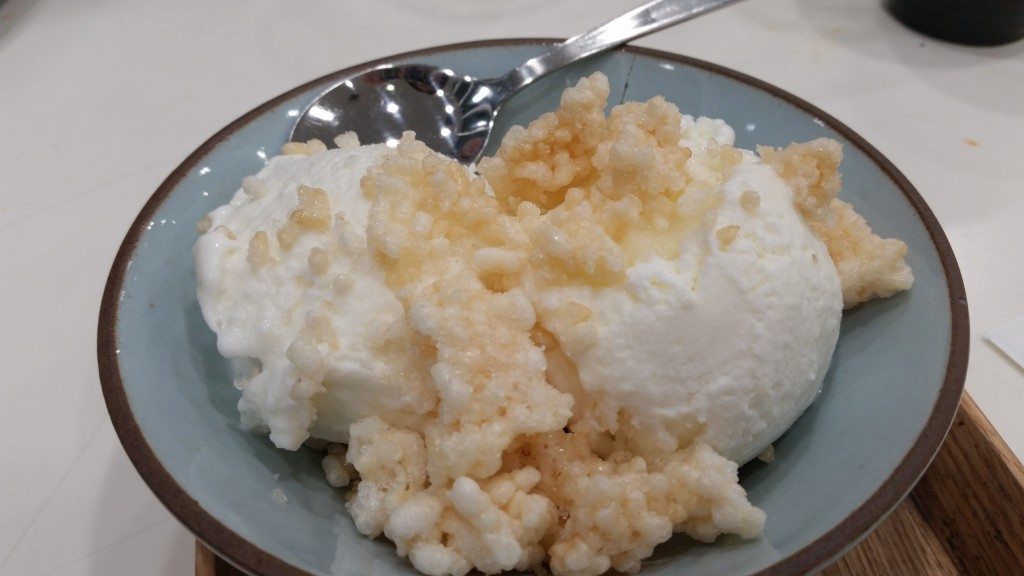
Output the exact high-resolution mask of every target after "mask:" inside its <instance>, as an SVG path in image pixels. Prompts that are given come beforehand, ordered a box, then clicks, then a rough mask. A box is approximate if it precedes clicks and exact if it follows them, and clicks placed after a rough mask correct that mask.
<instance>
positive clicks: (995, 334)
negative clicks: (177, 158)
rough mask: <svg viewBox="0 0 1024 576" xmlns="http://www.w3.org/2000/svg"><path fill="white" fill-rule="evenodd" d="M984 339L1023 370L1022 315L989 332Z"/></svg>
mask: <svg viewBox="0 0 1024 576" xmlns="http://www.w3.org/2000/svg"><path fill="white" fill-rule="evenodd" d="M986 337H987V338H988V340H989V342H991V343H993V344H995V345H996V346H997V347H998V348H999V349H1000V350H1002V351H1003V352H1005V353H1006V355H1007V356H1009V357H1010V358H1013V361H1014V362H1016V363H1017V364H1018V365H1020V367H1021V368H1024V314H1022V315H1020V316H1017V317H1016V318H1014V319H1013V320H1010V321H1009V322H1007V323H1006V324H1003V325H1002V326H999V327H998V328H995V329H994V330H991V331H989V333H988V334H987V335H986Z"/></svg>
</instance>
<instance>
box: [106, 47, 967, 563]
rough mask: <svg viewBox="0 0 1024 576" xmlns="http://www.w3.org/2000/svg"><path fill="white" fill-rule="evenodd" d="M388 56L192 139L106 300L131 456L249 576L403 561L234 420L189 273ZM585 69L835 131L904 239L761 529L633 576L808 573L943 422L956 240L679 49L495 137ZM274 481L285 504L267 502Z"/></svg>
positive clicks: (755, 87) (687, 108)
mask: <svg viewBox="0 0 1024 576" xmlns="http://www.w3.org/2000/svg"><path fill="white" fill-rule="evenodd" d="M551 43H552V41H541V40H517V41H494V42H483V43H474V44H462V45H455V46H446V47H440V48H433V49H429V50H423V51H420V52H416V53H410V54H403V55H400V56H396V57H395V58H393V59H389V60H390V61H395V62H414V61H416V62H422V63H427V64H435V65H444V66H449V67H451V68H453V69H455V70H459V71H460V72H465V73H467V74H471V75H474V76H478V77H491V76H495V75H497V74H498V73H501V72H504V71H505V70H508V69H510V68H511V67H512V66H514V65H516V64H518V63H520V62H523V61H525V60H526V59H528V58H530V57H532V56H535V55H537V54H539V53H540V52H542V51H543V50H544V49H545V46H547V45H550V44H551ZM380 63H381V62H374V63H369V64H365V65H361V66H357V67H355V68H351V69H349V70H345V71H342V72H338V73H336V74H332V75H330V76H327V77H324V78H321V79H318V80H315V81H313V82H311V83H309V84H306V85H304V86H301V87H299V88H296V89H295V90H292V91H291V92H288V93H287V94H284V95H282V96H280V97H278V98H275V99H274V100H272V101H270V102H268V103H266V104H264V105H263V106H260V107H259V108H257V109H255V110H253V111H252V112H249V113H248V114H246V115H245V116H243V117H241V118H239V119H238V120H237V121H235V122H234V123H232V124H231V125H230V126H228V127H227V128H225V129H224V130H222V131H221V132H219V133H217V134H216V135H215V136H214V137H213V138H211V139H210V140H208V141H207V142H206V143H204V144H203V145H202V146H200V147H199V149H198V150H196V152H195V153H193V154H192V155H191V156H189V157H188V159H187V160H185V162H184V163H183V164H182V165H181V166H180V167H178V168H177V169H176V170H175V171H174V172H173V173H172V174H171V175H170V176H169V177H168V178H167V180H166V181H165V182H164V184H163V185H162V186H160V188H159V189H158V190H157V191H156V193H155V194H154V195H153V197H152V198H151V199H150V201H149V202H148V203H147V204H146V206H145V208H143V210H142V212H141V214H140V215H139V217H138V218H137V219H136V221H135V223H134V224H133V225H132V227H131V230H130V231H129V232H128V235H127V237H126V238H125V241H124V244H123V245H122V246H121V249H120V251H119V252H118V255H117V260H116V261H115V262H114V265H113V269H112V271H111V273H110V278H109V280H108V282H107V288H106V293H105V294H104V297H103V305H102V310H101V313H100V324H99V346H98V351H99V364H100V373H101V377H102V382H103V392H104V395H105V397H106V400H107V405H108V407H109V410H110V414H111V418H112V420H113V422H114V425H115V427H116V428H117V432H118V435H119V436H120V438H121V441H122V443H123V444H124V446H125V450H126V451H127V452H128V455H129V456H130V457H131V459H132V461H133V462H134V463H135V466H136V468H137V469H138V470H139V473H140V474H141V475H142V477H143V478H144V479H145V480H146V482H147V483H148V484H149V486H150V487H151V488H152V489H153V491H154V492H155V493H156V494H157V496H158V497H159V498H160V499H161V500H162V501H163V503H164V504H165V505H166V506H167V507H168V508H169V509H170V510H171V512H172V513H173V514H174V515H175V516H177V517H178V519H179V520H181V522H182V523H184V524H185V525H186V526H187V527H188V528H189V529H191V530H192V531H193V532H195V533H196V535H197V536H198V537H199V538H200V539H202V540H203V541H204V542H206V543H207V544H208V545H209V546H211V547H212V548H213V549H214V550H216V551H217V552H219V553H220V554H221V555H223V556H224V557H226V558H227V559H229V560H230V561H231V562H233V563H235V564H236V565H238V566H240V567H241V568H243V569H245V570H247V571H249V572H252V573H253V574H263V575H275V576H276V575H291V574H344V575H360V576H362V575H368V574H379V575H392V574H412V573H414V571H413V570H412V568H411V566H410V565H409V564H408V563H407V562H406V561H405V560H403V559H400V558H398V557H397V556H396V555H395V553H394V549H393V547H392V545H391V544H390V543H388V542H386V541H383V540H381V539H378V540H377V541H370V540H367V539H366V538H364V537H362V536H360V535H359V534H357V533H356V531H355V529H354V527H353V525H352V522H351V521H350V519H349V517H348V515H347V514H346V512H345V510H344V495H343V494H342V493H341V492H340V491H337V490H334V489H332V488H330V487H329V486H328V485H327V483H326V482H325V480H324V478H323V473H322V472H321V471H320V466H319V462H318V459H317V457H316V455H314V454H313V453H312V452H310V451H308V450H305V449H303V450H300V451H298V452H294V453H293V452H285V451H282V450H277V449H275V448H274V447H273V446H272V445H271V444H270V442H269V441H268V440H267V439H266V438H264V437H261V436H258V435H254V434H249V433H247V432H245V431H243V430H241V429H240V428H239V425H238V414H237V411H236V409H235V403H236V401H237V398H238V392H237V391H236V390H235V389H234V388H233V387H232V386H231V378H232V371H231V367H230V365H229V364H228V363H227V362H226V361H225V360H223V359H222V358H221V357H220V356H218V354H217V350H216V346H215V341H214V336H213V334H212V333H211V332H210V331H209V330H208V329H207V327H206V325H205V324H204V323H203V319H202V317H201V316H200V313H199V307H198V304H197V302H196V296H195V277H194V274H193V269H192V252H191V248H192V244H193V242H194V241H195V239H196V231H195V224H196V222H198V221H199V220H200V219H201V218H202V217H203V216H204V215H205V214H206V213H207V212H209V211H210V210H211V209H213V208H214V207H216V206H218V205H220V204H222V203H224V202H226V201H227V200H228V198H229V197H230V196H231V194H232V193H233V192H234V191H235V190H236V189H237V188H238V187H239V183H240V181H241V179H242V177H244V176H246V175H248V174H252V173H255V172H257V171H258V170H259V169H260V168H261V167H262V166H263V164H264V163H265V162H266V160H267V158H268V157H270V156H273V155H275V154H276V153H277V151H278V150H279V149H280V147H281V145H282V144H283V143H284V142H285V139H286V136H287V134H288V133H289V130H290V128H291V126H292V122H293V121H294V118H295V116H296V115H297V114H298V112H299V111H300V110H302V109H304V108H305V107H306V105H307V104H308V103H309V102H310V100H311V99H312V98H313V97H314V96H316V95H317V94H318V93H320V92H321V91H323V90H324V89H325V88H326V87H328V86H330V85H332V84H334V83H336V82H337V81H339V80H340V79H342V78H343V77H345V76H346V75H349V74H352V73H356V72H360V71H362V70H363V69H366V68H368V67H370V66H374V65H377V64H380ZM596 70H600V71H602V72H604V73H605V74H606V75H607V76H608V78H609V80H610V81H611V85H612V97H611V101H613V102H618V101H619V100H620V99H623V98H624V99H627V100H642V99H647V98H650V97H652V96H655V95H658V94H661V95H664V96H665V97H666V98H668V99H669V100H670V101H672V102H675V103H676V104H677V105H678V106H679V107H680V108H681V109H682V110H683V111H684V112H687V113H690V114H694V115H705V116H712V117H718V118H724V119H725V120H726V121H728V122H729V123H730V124H731V125H732V126H734V127H735V128H736V129H737V144H738V145H739V146H742V147H748V148H749V147H753V146H754V145H756V144H769V145H775V146H781V145H786V144H789V143H790V142H793V141H802V140H809V139H812V138H817V137H819V136H828V137H830V138H835V139H837V140H839V141H840V142H842V143H843V145H844V147H845V152H846V158H845V160H844V161H843V165H842V172H843V177H844V181H845V186H844V189H843V197H844V198H845V199H846V200H848V201H850V202H852V203H853V204H854V205H855V206H856V208H857V210H858V211H859V212H860V213H861V214H863V215H864V216H865V217H867V219H868V221H869V222H870V223H871V225H872V226H873V227H874V229H875V230H876V231H877V232H878V233H879V234H881V235H882V236H897V237H899V238H902V239H903V240H904V241H906V243H907V244H908V246H909V247H910V251H909V254H908V256H907V260H908V262H909V263H910V266H911V267H912V268H913V269H914V274H915V276H916V277H917V280H916V282H915V284H914V288H913V289H912V290H911V291H910V292H907V293H904V294H901V295H898V296H896V297H894V298H890V299H887V300H882V301H878V302H873V303H870V304H868V305H865V306H861V307H859V308H857V309H855V310H853V311H850V312H848V313H847V314H846V315H845V316H844V318H843V324H842V333H841V336H840V339H839V344H838V346H837V348H836V352H835V357H834V358H833V361H832V369H831V371H830V372H829V375H828V378H827V379H826V380H825V388H824V392H823V393H822V395H821V396H820V398H818V400H817V401H816V402H815V403H814V405H812V406H811V408H810V409H809V410H808V411H807V412H806V413H805V414H804V415H803V417H801V418H800V420H799V421H798V422H797V423H796V424H795V425H794V426H793V428H792V429H791V430H790V431H789V432H788V433H787V434H786V435H785V436H784V437H783V438H782V439H781V440H780V441H779V442H778V443H777V444H776V459H775V462H774V463H773V464H771V465H761V464H751V465H748V466H746V467H745V468H744V469H743V485H744V487H745V488H746V489H747V491H748V492H749V494H750V500H751V501H752V502H753V503H754V504H755V505H757V506H759V507H761V508H762V509H764V510H765V512H767V514H768V523H767V526H766V528H765V532H764V536H763V537H762V538H760V539H757V540H751V541H741V540H739V539H733V538H723V539H721V540H719V541H718V542H716V543H715V544H713V545H697V544H694V543H692V542H689V541H687V540H686V539H684V538H675V539H673V540H671V541H670V542H668V543H665V544H663V545H662V546H660V547H659V548H658V549H657V551H656V553H655V556H654V558H652V559H651V560H650V561H648V562H647V563H646V564H645V566H644V569H643V574H647V575H653V574H687V575H689V576H713V575H730V576H737V575H744V574H800V573H806V572H809V571H812V570H814V569H817V568H819V567H821V566H823V565H825V564H826V563H828V562H829V561H830V560H832V559H834V558H835V557H836V556H837V555H839V554H841V553H842V552H843V551H845V550H846V549H848V548H849V547H850V546H852V545H853V544H854V543H856V541H857V540H859V539H860V538H861V537H863V536H864V535H865V534H866V533H867V532H868V531H869V530H870V529H871V528H872V527H873V526H874V525H875V524H876V523H877V522H879V521H880V520H881V519H882V518H883V517H884V516H885V514H886V513H887V512H889V511H890V510H891V509H892V508H893V507H894V506H895V505H896V504H897V503H898V502H899V501H900V499H901V498H902V497H903V496H904V495H905V494H906V493H907V492H908V491H909V490H910V488H911V487H912V486H913V484H914V482H915V481H916V480H917V479H918V478H919V477H920V475H921V474H922V473H923V471H924V469H925V468H926V466H927V465H928V463H929V461H930V460H931V458H932V456H933V455H934V454H935V452H936V450H937V449H938V446H939V444H940V443H941V441H942V438H943V436H944V434H945V432H946V431H947V429H948V427H949V424H950V422H951V421H952V417H953V414H954V411H955V409H956V406H957V403H958V401H959V398H960V393H961V390H962V387H963V380H964V372H965V369H966V364H967V330H968V326H967V304H966V300H965V298H964V289H963V285H962V282H961V279H960V274H959V271H958V269H957V265H956V262H955V260H954V258H953V254H952V252H951V250H950V248H949V244H948V243H947V241H946V238H945V236H944V235H943V233H942V230H941V228H940V227H939V225H938V223H937V222H936V221H935V218H934V216H933V215H932V213H931V211H930V210H929V209H928V207H927V206H926V205H925V203H924V201H923V200H922V199H921V197H920V196H919V195H918V194H917V192H916V191H915V190H914V189H913V187H912V186H911V185H910V183H909V182H907V180H906V179H905V178H904V177H903V176H902V175H901V174H900V173H899V172H898V171H897V170H896V169H895V168H894V167H893V166H892V165H891V164H890V163H889V162H888V161H887V160H886V159H885V158H883V157H882V156H881V154H879V153H878V151H877V150H875V149H874V148H872V147H871V146H870V145H869V144H868V143H866V142H865V141H864V140H863V139H861V138H860V137H859V136H857V135H856V134H854V133H853V132H852V131H851V130H850V129H848V128H846V127H845V126H843V125H842V124H840V123H839V122H838V121H836V120H834V119H833V118H831V117H829V116H828V115H827V114H825V113H824V112H822V111H821V110H818V109H817V108H815V107H813V106H811V105H809V104H807V103H806V102H803V101H801V100H799V99H797V98H795V97H793V96H792V95H789V94H787V93H785V92H783V91H781V90H779V89H777V88H774V87H772V86H769V85H767V84H765V83H763V82H760V81H758V80H755V79H752V78H749V77H747V76H743V75H741V74H738V73H736V72H733V71H730V70H727V69H724V68H721V67H718V66H714V65H711V64H708V63H705V62H700V61H696V60H691V59H688V58H683V57H680V56H676V55H673V54H667V53H663V52H654V51H650V50H641V49H635V48H627V49H623V50H618V51H616V52H612V53H610V54H607V55H604V56H600V57H598V58H594V59H592V60H588V61H586V62H585V63H582V64H580V65H578V66H575V67H573V68H571V69H569V70H568V71H565V72H563V73H559V74H556V75H554V76H552V77H549V78H546V79H544V80H542V81H540V82H538V83H537V85H536V86H533V87H531V88H530V89H528V90H527V91H525V92H524V93H522V94H520V95H519V96H517V97H516V98H515V99H514V100H513V101H512V102H511V103H510V104H509V105H508V107H507V108H506V109H505V110H504V112H503V113H502V115H501V117H500V120H499V125H498V126H497V130H498V132H497V135H498V136H500V135H501V134H502V133H503V132H504V131H505V130H506V129H507V127H508V126H510V125H512V124H514V123H519V124H522V123H526V122H528V121H529V120H531V119H533V118H535V117H537V116H538V115H539V114H540V113H542V112H545V111H548V110H552V109H554V108H555V107H556V105H557V103H558V97H559V94H560V93H561V91H562V89H563V88H565V87H566V86H569V85H571V84H574V83H575V82H576V80H577V79H579V78H580V77H581V76H583V75H586V74H590V73H591V72H593V71H596ZM627 80H628V82H627ZM623 92H625V93H624V94H623ZM496 140H497V138H496V139H493V140H492V142H494V141H496ZM276 489H280V490H281V493H283V494H284V495H285V496H286V497H287V503H284V504H282V503H281V502H280V500H281V499H280V498H274V497H272V493H273V492H274V491H275V490H276Z"/></svg>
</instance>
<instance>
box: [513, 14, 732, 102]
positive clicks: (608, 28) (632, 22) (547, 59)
mask: <svg viewBox="0 0 1024 576" xmlns="http://www.w3.org/2000/svg"><path fill="white" fill-rule="evenodd" d="M735 1H736V0H654V1H653V2H648V3H647V4H644V5H643V6H639V7H637V8H634V9H633V10H630V11H629V12H626V13H625V14H623V15H622V16H619V17H618V18H615V19H614V20H611V21H609V22H607V23H605V24H602V25H600V26H598V27H597V28H594V29H592V30H590V31H587V32H584V33H582V34H580V35H578V36H573V37H572V38H570V39H568V40H566V41H565V42H563V43H562V44H559V45H558V46H556V47H555V48H553V49H552V50H551V51H549V52H547V53H545V54H541V55H540V56H537V57H536V58H532V59H530V60H527V61H526V62H525V63H523V64H522V65H521V66H519V67H518V68H516V69H515V70H513V71H512V72H510V73H509V74H508V75H507V76H506V77H505V78H503V79H502V80H503V82H502V84H504V86H503V88H505V89H506V90H507V91H508V92H507V93H508V94H509V95H511V94H513V93H515V92H517V91H519V90H520V89H522V88H524V87H525V86H527V85H528V84H530V83H531V82H533V81H534V80H536V79H538V78H540V77H542V76H546V75H548V74H550V73H552V72H554V71H555V70H559V69H561V68H563V67H565V66H568V65H569V64H571V63H573V62H575V61H577V60H580V59H582V58H586V57H587V56H591V55H593V54H596V53H598V52H602V51H604V50H608V49H610V48H614V47H616V46H619V45H621V44H625V43H626V42H629V41H630V40H633V39H635V38H639V37H641V36H645V35H647V34H650V33H652V32H657V31H658V30H661V29H662V28H666V27H668V26H672V25H673V24H678V23H680V22H683V21H686V20H689V19H691V18H696V17H697V16H700V15H701V14H704V13H706V12H710V11H712V10H715V9H717V8H721V7H722V6H725V5H726V4H729V3H732V2H735Z"/></svg>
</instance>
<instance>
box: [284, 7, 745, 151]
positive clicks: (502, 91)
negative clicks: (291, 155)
mask: <svg viewBox="0 0 1024 576" xmlns="http://www.w3.org/2000/svg"><path fill="white" fill-rule="evenodd" d="M734 1H735V0H654V1H653V2H648V3H647V4H644V5H643V6H640V7H638V8H635V9H633V10H630V11H629V12H627V13H625V14H623V15H622V16H619V17H618V18H615V19H614V20H612V21H610V22H608V23H606V24H603V25H601V26H598V27H597V28H594V29H593V30H590V31H589V32H584V33H583V34H580V35H579V36H574V37H572V38H570V39H568V40H566V41H565V42H564V43H562V44H559V45H558V46H556V47H554V48H553V49H551V50H550V51H549V52H547V53H545V54H542V55H540V56H537V57H536V58H532V59H530V60H527V61H526V62H525V63H524V64H522V65H521V66H519V67H518V68H515V69H514V70H512V71H511V72H509V73H508V74H506V75H504V76H501V77H499V78H490V79H484V80H478V79H476V78H472V77H470V76H464V75H461V74H456V73H455V72H453V71H452V70H449V69H447V68H438V67H434V66H426V65H422V64H407V65H406V64H403V65H398V66H395V65H390V64H389V65H385V66H381V67H379V68H376V69H374V70H370V71H368V72H364V73H362V74H358V75H356V76H352V77H350V78H347V79H345V80H344V81H342V82H340V83H338V84H337V85H335V86H333V87H332V88H330V89H329V90H327V91H326V92H324V93H323V94H321V95H320V96H319V97H318V98H317V99H316V100H315V101H314V102H313V103H312V104H311V105H310V106H309V107H308V108H306V110H305V112H303V113H302V115H301V116H300V117H299V119H298V121H297V122H296V124H295V128H293V129H292V134H291V140H292V141H299V142H306V141H308V140H310V139H312V138H318V139H320V140H322V141H323V142H324V143H325V144H327V145H328V146H333V140H334V137H335V136H337V135H339V134H343V133H345V132H349V131H354V132H355V133H356V134H357V135H358V136H359V141H360V142H362V143H364V144H370V143H379V142H384V143H388V144H389V145H394V144H395V143H397V141H398V139H399V138H401V137H402V132H404V131H406V130H413V131H415V132H416V137H417V138H418V139H419V140H421V141H423V142H424V143H426V144H427V146H429V147H431V148H432V149H434V150H436V151H438V152H440V153H442V154H445V155H448V156H451V157H453V158H455V159H457V160H458V161H459V162H462V163H463V164H470V163H473V162H476V161H477V159H479V158H480V155H481V154H482V153H483V150H484V146H486V144H487V140H488V138H490V135H491V128H492V127H493V126H494V118H495V116H496V115H497V114H498V111H499V110H501V107H502V106H503V105H504V104H505V102H507V101H508V99H509V98H511V97H512V96H513V95H514V94H515V93H516V92H518V91H520V90H522V89H523V88H525V87H526V86H528V85H530V84H531V83H532V82H533V81H535V80H537V79H538V78H541V77H543V76H547V75H548V74H551V73H552V72H554V71H556V70H559V69H561V68H564V67H565V66H568V65H569V64H572V63H573V62H576V61H577V60H581V59H583V58H586V57H588V56H592V55H594V54H597V53H598V52H603V51H605V50H609V49H611V48H614V47H616V46H619V45H621V44H625V43H626V42H628V41H630V40H633V39H634V38H639V37H640V36H644V35H646V34H650V33H651V32H656V31H658V30H661V29H662V28H666V27H668V26H672V25H674V24H678V23H680V22H683V21H686V20H689V19H691V18H696V17H697V16H700V15H701V14H704V13H706V12H710V11H712V10H715V9H716V8H721V7H722V6H725V5H726V4H729V3H731V2H734Z"/></svg>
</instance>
